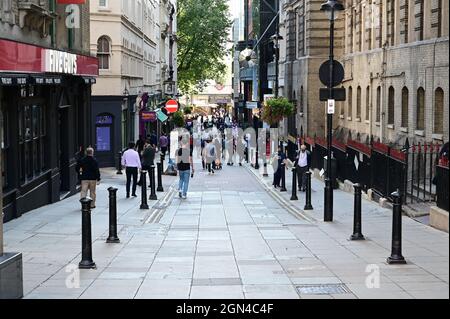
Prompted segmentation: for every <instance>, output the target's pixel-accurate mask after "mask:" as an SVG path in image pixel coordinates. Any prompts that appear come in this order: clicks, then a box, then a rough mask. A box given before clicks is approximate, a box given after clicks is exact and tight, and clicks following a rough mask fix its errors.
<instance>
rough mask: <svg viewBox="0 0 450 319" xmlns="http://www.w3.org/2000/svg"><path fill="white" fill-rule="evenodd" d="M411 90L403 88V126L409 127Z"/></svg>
mask: <svg viewBox="0 0 450 319" xmlns="http://www.w3.org/2000/svg"><path fill="white" fill-rule="evenodd" d="M408 109H409V90H408V88H407V87H404V88H403V89H402V127H408Z"/></svg>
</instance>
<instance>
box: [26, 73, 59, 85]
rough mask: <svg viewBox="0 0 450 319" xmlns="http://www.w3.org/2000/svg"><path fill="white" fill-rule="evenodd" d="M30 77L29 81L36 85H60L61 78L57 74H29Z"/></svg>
mask: <svg viewBox="0 0 450 319" xmlns="http://www.w3.org/2000/svg"><path fill="white" fill-rule="evenodd" d="M30 78H31V81H30V83H31V84H36V85H60V84H61V81H62V80H61V78H60V77H58V76H51V75H45V74H37V75H31V76H30Z"/></svg>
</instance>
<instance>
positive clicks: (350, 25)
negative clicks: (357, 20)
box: [347, 1, 353, 53]
mask: <svg viewBox="0 0 450 319" xmlns="http://www.w3.org/2000/svg"><path fill="white" fill-rule="evenodd" d="M347 8H349V12H348V14H347V52H348V53H352V52H353V8H352V1H349V2H348V3H347Z"/></svg>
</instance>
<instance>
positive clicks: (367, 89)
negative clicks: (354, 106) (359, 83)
mask: <svg viewBox="0 0 450 319" xmlns="http://www.w3.org/2000/svg"><path fill="white" fill-rule="evenodd" d="M369 120H370V86H368V87H367V88H366V121H369Z"/></svg>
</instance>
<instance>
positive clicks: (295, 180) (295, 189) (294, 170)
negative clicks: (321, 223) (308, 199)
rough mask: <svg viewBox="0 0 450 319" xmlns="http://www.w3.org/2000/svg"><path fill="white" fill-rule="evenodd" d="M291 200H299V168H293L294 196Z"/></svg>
mask: <svg viewBox="0 0 450 319" xmlns="http://www.w3.org/2000/svg"><path fill="white" fill-rule="evenodd" d="M291 200H298V197H297V168H295V167H294V168H293V169H292V196H291Z"/></svg>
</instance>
